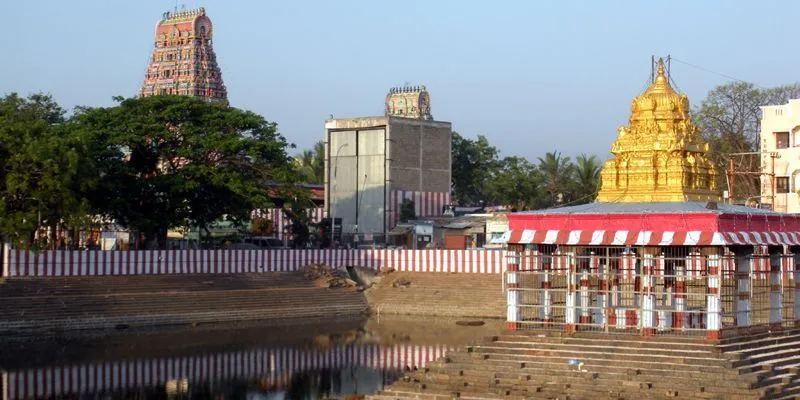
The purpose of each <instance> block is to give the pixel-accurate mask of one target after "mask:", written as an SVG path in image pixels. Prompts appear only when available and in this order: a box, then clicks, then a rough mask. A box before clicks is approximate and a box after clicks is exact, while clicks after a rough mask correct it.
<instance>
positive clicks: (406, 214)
mask: <svg viewBox="0 0 800 400" xmlns="http://www.w3.org/2000/svg"><path fill="white" fill-rule="evenodd" d="M415 218H417V212H416V211H415V210H414V200H411V199H403V202H402V203H400V222H408V221H410V220H412V219H415Z"/></svg>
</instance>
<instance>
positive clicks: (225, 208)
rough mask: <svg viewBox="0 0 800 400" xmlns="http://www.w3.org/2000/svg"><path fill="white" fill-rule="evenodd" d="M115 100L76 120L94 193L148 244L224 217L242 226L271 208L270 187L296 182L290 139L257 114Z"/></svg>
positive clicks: (197, 102) (94, 202) (103, 209)
mask: <svg viewBox="0 0 800 400" xmlns="http://www.w3.org/2000/svg"><path fill="white" fill-rule="evenodd" d="M117 100H118V101H119V105H117V106H115V107H110V108H86V109H82V110H79V112H78V114H77V115H76V117H75V122H74V123H75V125H76V127H77V130H78V131H79V132H80V133H81V135H83V137H84V138H85V139H86V140H87V142H88V143H91V145H90V149H89V156H90V157H89V160H88V161H87V162H88V164H89V166H88V167H87V169H91V170H93V171H94V172H95V173H96V175H97V176H98V177H99V181H98V184H97V185H96V187H95V188H94V189H93V190H91V191H90V193H89V199H90V203H91V206H92V211H93V212H95V213H97V214H101V215H104V216H107V217H110V218H112V219H114V220H115V221H116V222H117V223H120V224H122V225H124V226H126V227H128V228H130V229H132V230H133V231H135V232H138V233H141V234H142V236H143V238H144V239H145V241H146V243H157V244H158V245H159V246H164V244H165V241H166V233H167V230H168V229H169V228H174V227H179V226H187V225H194V226H198V227H200V228H201V229H202V230H206V231H207V227H208V225H209V224H210V223H212V222H213V221H215V220H218V219H220V218H222V217H223V216H225V218H226V219H227V220H231V221H234V222H239V223H241V222H242V221H244V220H246V219H248V218H249V214H250V212H251V211H252V210H253V209H262V208H266V207H267V206H268V205H269V193H268V188H267V186H268V184H271V183H274V182H287V181H291V180H293V179H295V178H294V171H293V170H292V168H291V162H290V158H289V157H288V156H287V155H286V147H287V143H286V141H285V139H284V138H283V137H282V136H281V135H280V134H279V133H278V132H277V129H276V125H275V124H274V123H271V122H267V121H265V120H264V118H263V117H261V116H259V115H257V114H254V113H252V112H249V111H243V110H239V109H236V108H232V107H230V106H227V105H225V104H222V103H218V102H207V101H203V100H201V99H198V98H193V97H187V96H152V97H142V98H135V99H125V100H123V99H119V98H118V99H117Z"/></svg>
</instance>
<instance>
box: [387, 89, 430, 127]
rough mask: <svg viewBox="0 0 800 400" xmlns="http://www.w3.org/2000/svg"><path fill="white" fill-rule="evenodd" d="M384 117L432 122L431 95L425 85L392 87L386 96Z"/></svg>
mask: <svg viewBox="0 0 800 400" xmlns="http://www.w3.org/2000/svg"><path fill="white" fill-rule="evenodd" d="M385 115H386V116H387V117H403V118H414V119H422V120H425V121H433V116H432V115H431V95H430V93H428V90H427V89H425V85H421V86H408V85H407V86H398V87H393V88H391V89H389V93H388V94H386V113H385Z"/></svg>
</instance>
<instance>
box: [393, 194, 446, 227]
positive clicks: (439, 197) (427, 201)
mask: <svg viewBox="0 0 800 400" xmlns="http://www.w3.org/2000/svg"><path fill="white" fill-rule="evenodd" d="M404 199H409V200H412V201H414V212H415V214H416V215H417V217H438V216H440V215H442V212H443V209H444V206H446V205H448V204H450V193H445V192H412V191H405V190H394V191H392V192H391V193H390V195H389V210H392V211H393V215H392V218H389V220H390V221H392V222H393V223H392V224H391V226H390V227H388V228H389V229H391V228H393V227H394V226H395V225H396V224H397V223H398V222H400V204H402V203H403V200H404Z"/></svg>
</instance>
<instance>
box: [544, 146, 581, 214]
mask: <svg viewBox="0 0 800 400" xmlns="http://www.w3.org/2000/svg"><path fill="white" fill-rule="evenodd" d="M538 160H539V174H541V176H542V191H543V192H544V194H545V200H544V201H545V205H546V206H555V205H559V204H563V203H567V202H570V200H572V197H573V196H572V193H571V189H572V177H573V173H574V170H575V166H574V165H573V164H572V161H570V159H569V157H564V156H562V155H561V153H559V152H557V151H553V152H549V153H546V154H545V155H544V157H538Z"/></svg>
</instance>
